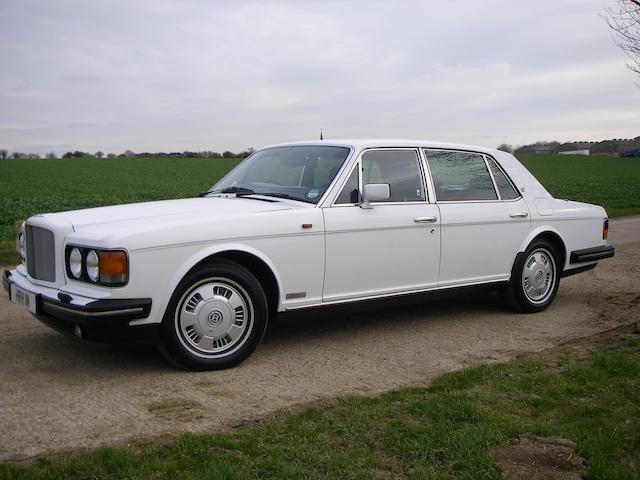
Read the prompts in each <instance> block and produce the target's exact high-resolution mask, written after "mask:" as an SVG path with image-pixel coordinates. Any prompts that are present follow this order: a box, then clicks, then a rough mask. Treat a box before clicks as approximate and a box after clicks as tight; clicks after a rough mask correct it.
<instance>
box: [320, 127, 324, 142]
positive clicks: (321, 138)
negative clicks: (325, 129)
mask: <svg viewBox="0 0 640 480" xmlns="http://www.w3.org/2000/svg"><path fill="white" fill-rule="evenodd" d="M320 140H324V138H323V137H322V129H320Z"/></svg>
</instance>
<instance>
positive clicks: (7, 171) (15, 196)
mask: <svg viewBox="0 0 640 480" xmlns="http://www.w3.org/2000/svg"><path fill="white" fill-rule="evenodd" d="M238 162H239V159H234V158H231V159H226V158H178V159H172V158H115V159H96V158H78V159H75V158H72V159H59V160H5V161H2V162H0V178H2V183H1V184H0V198H2V202H1V203H0V263H3V262H13V261H15V260H16V258H17V257H16V255H15V240H14V238H15V223H16V221H18V220H24V219H26V218H27V217H29V216H30V215H33V214H34V213H39V212H56V211H62V210H73V209H78V208H87V207H97V206H103V205H113V204H118V203H132V202H144V201H148V200H161V199H167V198H178V197H193V196H196V195H197V194H198V193H200V192H203V191H205V190H207V189H208V188H209V187H211V185H213V184H214V183H215V182H216V181H217V180H218V179H220V178H221V177H222V176H223V175H224V174H225V173H227V172H228V171H229V170H230V169H231V168H233V167H234V166H235V165H236V164H237V163H238Z"/></svg>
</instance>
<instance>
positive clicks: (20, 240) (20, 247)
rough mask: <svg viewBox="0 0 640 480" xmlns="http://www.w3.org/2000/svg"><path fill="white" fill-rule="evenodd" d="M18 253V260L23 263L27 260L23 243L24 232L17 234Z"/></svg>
mask: <svg viewBox="0 0 640 480" xmlns="http://www.w3.org/2000/svg"><path fill="white" fill-rule="evenodd" d="M18 253H19V254H20V258H21V259H22V261H23V262H24V261H25V260H26V259H27V249H26V246H25V241H24V232H20V233H19V234H18Z"/></svg>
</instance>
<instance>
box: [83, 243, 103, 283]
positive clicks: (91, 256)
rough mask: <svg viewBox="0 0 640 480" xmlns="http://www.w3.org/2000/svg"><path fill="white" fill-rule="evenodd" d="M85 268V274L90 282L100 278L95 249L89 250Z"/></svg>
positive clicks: (98, 262)
mask: <svg viewBox="0 0 640 480" xmlns="http://www.w3.org/2000/svg"><path fill="white" fill-rule="evenodd" d="M85 270H86V271H87V276H88V277H89V280H91V281H92V282H97V281H98V279H99V278H100V261H99V260H98V254H97V253H96V251H95V250H90V251H89V253H88V254H87V259H86V260H85Z"/></svg>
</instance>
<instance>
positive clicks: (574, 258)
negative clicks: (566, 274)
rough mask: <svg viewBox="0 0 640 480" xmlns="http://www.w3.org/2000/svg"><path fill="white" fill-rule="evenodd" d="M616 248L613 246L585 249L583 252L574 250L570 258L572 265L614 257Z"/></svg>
mask: <svg viewBox="0 0 640 480" xmlns="http://www.w3.org/2000/svg"><path fill="white" fill-rule="evenodd" d="M614 254H615V248H614V247H612V246H611V245H604V246H601V247H593V248H585V249H583V250H574V251H573V252H571V256H570V257H569V262H570V263H583V262H593V261H596V260H602V259H603V258H609V257H613V256H614Z"/></svg>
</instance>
